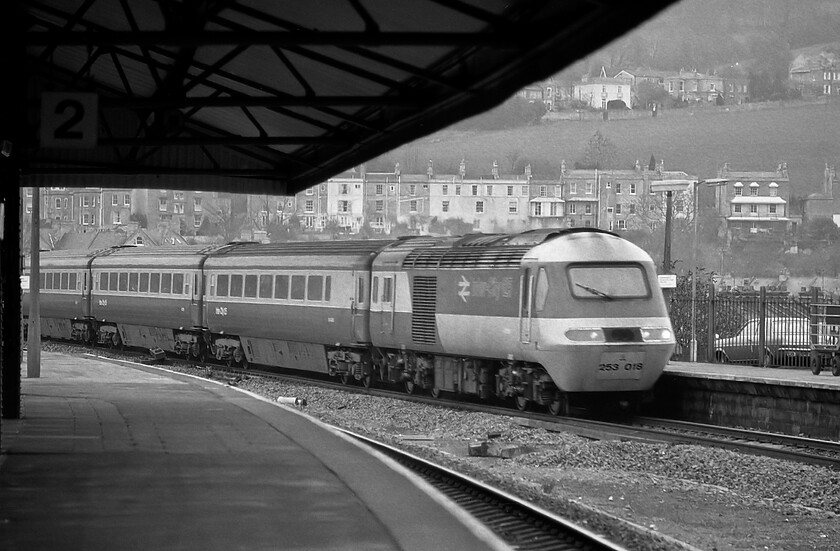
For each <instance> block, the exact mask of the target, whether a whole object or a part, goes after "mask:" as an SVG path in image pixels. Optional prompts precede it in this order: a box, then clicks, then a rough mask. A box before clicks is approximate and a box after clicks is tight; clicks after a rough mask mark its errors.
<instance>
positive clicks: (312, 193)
mask: <svg viewBox="0 0 840 551" xmlns="http://www.w3.org/2000/svg"><path fill="white" fill-rule="evenodd" d="M306 194H307V195H315V188H314V187H311V188H307V189H306Z"/></svg>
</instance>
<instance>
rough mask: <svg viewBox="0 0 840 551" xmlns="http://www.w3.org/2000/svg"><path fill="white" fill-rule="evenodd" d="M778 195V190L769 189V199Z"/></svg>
mask: <svg viewBox="0 0 840 551" xmlns="http://www.w3.org/2000/svg"><path fill="white" fill-rule="evenodd" d="M778 194H779V189H778V188H774V187H771V188H770V197H776V196H777V195H778Z"/></svg>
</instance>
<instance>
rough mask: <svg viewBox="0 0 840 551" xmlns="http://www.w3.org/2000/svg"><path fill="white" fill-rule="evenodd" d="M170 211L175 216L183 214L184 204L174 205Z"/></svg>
mask: <svg viewBox="0 0 840 551" xmlns="http://www.w3.org/2000/svg"><path fill="white" fill-rule="evenodd" d="M172 210H173V212H174V213H175V214H184V203H175V204H174V205H172Z"/></svg>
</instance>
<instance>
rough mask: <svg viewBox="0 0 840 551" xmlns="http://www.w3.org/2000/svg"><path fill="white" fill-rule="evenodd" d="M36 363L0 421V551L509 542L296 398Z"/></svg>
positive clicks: (94, 362)
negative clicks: (16, 409)
mask: <svg viewBox="0 0 840 551" xmlns="http://www.w3.org/2000/svg"><path fill="white" fill-rule="evenodd" d="M41 360H42V361H41V374H40V377H39V378H32V379H29V378H24V379H23V380H22V389H21V390H22V393H21V397H22V405H23V412H22V418H21V419H20V420H9V419H4V420H3V422H2V431H3V433H2V440H0V450H1V451H2V453H0V541H2V542H3V543H2V548H3V549H4V550H5V551H18V550H20V551H24V550H26V551H29V550H32V549H38V550H51V549H61V550H65V549H85V550H88V551H89V550H100V549H101V550H109V551H110V550H114V549H121V550H125V549H143V550H147V549H176V550H177V549H184V550H187V549H189V550H193V549H205V550H213V549H219V550H225V551H227V550H229V549H249V550H259V549H272V550H276V549H284V550H293V549H307V550H313V549H317V550H332V549H335V550H339V549H341V550H347V549H365V550H374V551H378V550H382V551H385V550H406V551H414V550H416V551H420V550H424V551H425V550H428V549H452V550H456V549H457V550H476V551H478V550H486V549H497V550H501V549H509V548H508V547H507V546H506V545H505V544H504V543H503V542H502V541H501V540H499V539H497V538H496V537H495V536H494V535H493V534H492V533H490V532H489V531H488V530H486V529H485V528H484V527H482V526H481V525H479V524H478V523H477V522H476V521H474V520H473V519H472V517H470V516H468V515H467V514H466V513H464V512H463V511H462V510H461V509H459V508H458V507H457V506H455V505H453V504H451V502H449V501H448V500H446V498H443V497H442V496H441V495H439V494H438V493H437V492H435V491H434V490H433V489H431V488H430V487H428V486H426V485H425V483H423V482H422V481H420V480H418V479H416V478H414V477H413V476H412V475H410V474H408V473H406V472H404V471H403V470H402V469H401V467H399V466H397V465H395V464H393V463H392V462H390V460H388V459H386V458H384V457H382V456H379V455H378V454H376V453H374V452H371V451H369V450H367V449H366V448H364V447H362V446H360V445H358V444H356V443H354V442H353V441H351V440H350V439H349V438H347V437H346V436H344V435H343V434H341V433H339V432H338V431H335V430H334V429H332V428H331V427H328V426H325V425H323V424H321V423H319V422H317V421H314V420H312V419H311V418H309V417H307V416H305V415H302V414H300V413H299V412H297V411H296V410H295V408H294V407H291V406H284V405H281V404H277V403H274V402H270V401H268V400H265V399H263V398H260V397H258V396H256V395H253V394H250V393H247V392H244V391H241V390H238V389H235V388H232V387H229V386H225V385H222V384H219V383H215V382H213V381H209V380H205V379H200V378H195V377H190V376H188V375H183V374H177V373H173V372H169V371H165V370H161V369H157V368H154V367H151V366H141V365H137V366H127V365H123V364H116V363H111V362H106V361H102V360H98V359H94V358H92V357H91V358H87V357H85V358H79V357H72V356H67V355H62V354H59V353H52V352H42V355H41ZM25 365H26V364H25V363H24V375H25Z"/></svg>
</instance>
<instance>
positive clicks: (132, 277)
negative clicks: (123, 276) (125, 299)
mask: <svg viewBox="0 0 840 551" xmlns="http://www.w3.org/2000/svg"><path fill="white" fill-rule="evenodd" d="M138 277H139V274H138V273H137V272H131V273H130V274H128V290H129V291H131V292H132V293H136V292H137V278H138Z"/></svg>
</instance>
